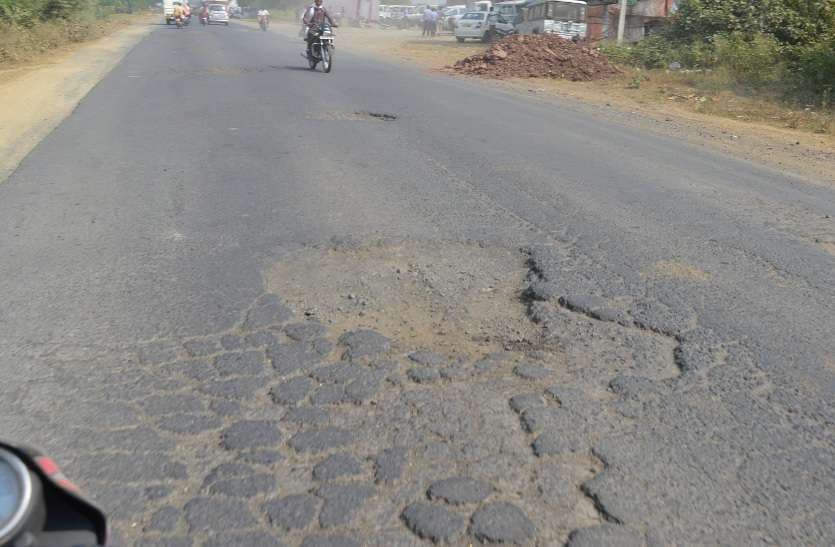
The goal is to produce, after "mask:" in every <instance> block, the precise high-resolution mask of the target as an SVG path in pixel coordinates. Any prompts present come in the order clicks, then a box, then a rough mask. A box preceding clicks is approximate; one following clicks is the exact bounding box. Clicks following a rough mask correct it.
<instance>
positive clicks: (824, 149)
mask: <svg viewBox="0 0 835 547" xmlns="http://www.w3.org/2000/svg"><path fill="white" fill-rule="evenodd" d="M298 28H299V27H298V25H297V24H293V23H287V22H284V21H281V22H278V21H276V22H274V23H273V24H272V25H271V29H272V30H274V31H275V32H278V33H281V34H284V35H287V36H292V35H295V34H297V33H298ZM337 42H338V45H339V47H340V48H342V49H343V51H346V52H349V53H352V54H356V55H360V56H365V57H372V58H376V59H379V60H381V61H385V62H391V63H396V64H401V65H409V66H412V67H415V68H418V69H422V70H429V71H431V72H436V73H437V72H440V73H444V74H447V75H453V73H452V71H449V70H446V67H448V66H449V65H451V64H453V63H454V62H455V61H456V60H458V59H461V58H464V57H467V56H469V55H472V54H474V53H478V52H480V51H482V50H483V49H484V47H485V46H484V45H482V44H478V43H473V42H467V43H465V44H458V43H456V42H455V41H454V40H452V38H451V37H450V36H441V37H438V38H434V39H425V38H421V37H420V36H419V35H418V32H417V31H415V30H414V29H411V30H380V29H356V28H344V29H340V30H339V33H338V38H337ZM456 77H459V78H463V79H467V80H468V81H470V82H472V83H473V84H475V85H480V86H484V87H492V88H494V89H497V90H501V91H504V92H507V93H512V94H517V95H519V96H520V97H524V98H525V99H533V100H540V101H551V102H555V103H556V102H558V103H559V104H560V106H567V107H570V108H579V109H583V110H584V111H588V112H589V115H590V116H602V117H603V119H606V120H610V121H611V120H618V121H619V122H620V123H622V124H624V125H627V126H630V127H635V128H636V129H640V130H642V131H649V132H652V133H655V134H660V135H664V136H668V137H670V138H675V139H679V140H684V141H687V142H689V143H691V144H693V145H695V146H699V147H705V148H708V149H711V150H715V151H718V152H721V153H723V154H725V155H728V156H732V157H736V158H740V159H744V160H747V161H751V162H754V163H756V164H758V165H760V166H767V167H769V168H771V169H774V170H776V171H780V172H783V173H788V174H793V175H799V176H801V177H802V178H804V179H805V180H807V181H808V182H811V183H814V184H821V185H824V186H828V187H835V137H833V136H832V135H824V134H815V133H811V132H808V131H801V130H795V129H791V128H781V127H775V126H773V125H769V124H764V123H759V122H755V121H744V120H735V119H730V118H726V117H721V116H715V115H709V114H703V113H698V112H693V111H692V110H688V109H687V108H685V107H684V106H682V105H680V104H677V103H675V102H673V101H669V100H659V101H650V100H648V95H647V93H633V92H632V91H633V90H629V89H625V88H624V86H623V83H622V81H621V79H619V78H615V79H613V80H610V81H609V80H603V81H596V82H570V81H564V80H553V79H510V80H491V79H485V78H478V77H472V76H456ZM622 88H623V89H622Z"/></svg>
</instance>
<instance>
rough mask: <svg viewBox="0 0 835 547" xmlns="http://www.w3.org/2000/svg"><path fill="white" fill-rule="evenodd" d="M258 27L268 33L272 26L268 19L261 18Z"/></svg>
mask: <svg viewBox="0 0 835 547" xmlns="http://www.w3.org/2000/svg"><path fill="white" fill-rule="evenodd" d="M258 25H259V26H260V27H261V30H263V31H266V30H267V27H269V26H270V22H269V21H268V20H267V18H266V17H264V16H261V17H259V18H258Z"/></svg>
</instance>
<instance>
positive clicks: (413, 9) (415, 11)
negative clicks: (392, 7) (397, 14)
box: [406, 6, 424, 27]
mask: <svg viewBox="0 0 835 547" xmlns="http://www.w3.org/2000/svg"><path fill="white" fill-rule="evenodd" d="M423 9H424V8H421V7H418V6H409V7H408V8H407V9H406V21H407V22H408V25H407V26H410V27H417V26H420V25H421V24H422V23H423Z"/></svg>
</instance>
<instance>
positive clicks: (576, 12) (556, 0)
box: [516, 0, 586, 40]
mask: <svg viewBox="0 0 835 547" xmlns="http://www.w3.org/2000/svg"><path fill="white" fill-rule="evenodd" d="M516 32H518V33H519V34H545V33H550V34H558V35H560V36H562V37H563V38H566V39H568V40H571V39H574V38H577V39H580V38H585V37H586V3H585V2H583V1H582V0H535V1H534V2H531V3H530V4H528V5H527V6H526V7H525V8H523V13H522V21H521V22H520V23H518V24H517V25H516Z"/></svg>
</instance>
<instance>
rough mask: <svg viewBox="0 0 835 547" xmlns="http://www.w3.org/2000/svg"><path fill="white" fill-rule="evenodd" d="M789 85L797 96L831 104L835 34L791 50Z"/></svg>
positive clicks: (834, 91) (821, 103) (834, 66)
mask: <svg viewBox="0 0 835 547" xmlns="http://www.w3.org/2000/svg"><path fill="white" fill-rule="evenodd" d="M790 57H791V61H790V62H789V63H790V64H789V69H788V71H787V72H788V74H789V78H788V79H789V82H788V85H789V89H790V91H791V93H792V94H793V95H795V96H797V97H798V98H800V99H803V100H805V101H810V102H819V103H820V105H821V106H822V107H823V108H830V107H832V106H833V93H835V35H832V36H829V37H827V38H825V39H823V40H821V41H820V42H818V43H817V44H814V45H811V46H807V47H803V48H796V49H793V50H791V53H790Z"/></svg>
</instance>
